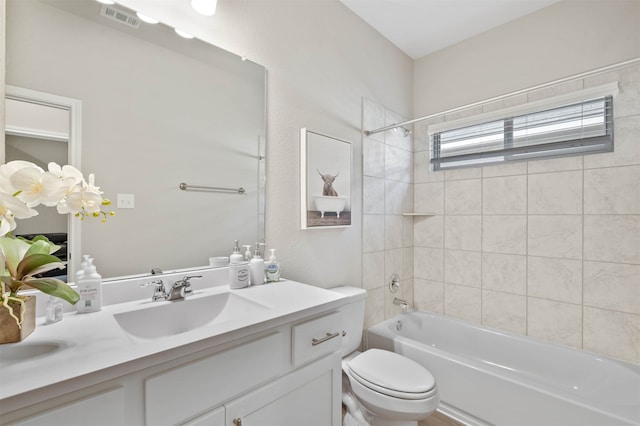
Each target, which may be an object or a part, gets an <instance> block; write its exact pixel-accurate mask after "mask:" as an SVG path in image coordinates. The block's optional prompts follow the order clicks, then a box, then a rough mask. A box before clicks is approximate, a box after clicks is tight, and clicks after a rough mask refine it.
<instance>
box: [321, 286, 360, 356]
mask: <svg viewBox="0 0 640 426" xmlns="http://www.w3.org/2000/svg"><path fill="white" fill-rule="evenodd" d="M329 290H331V291H336V292H338V293H341V294H344V295H345V296H347V297H348V298H349V301H348V302H347V304H346V305H343V306H342V307H340V309H339V310H340V313H341V314H342V330H343V331H344V332H345V333H346V334H345V335H344V337H343V338H342V348H341V352H342V356H343V357H344V356H346V355H348V354H350V353H351V352H353V351H356V350H358V349H360V342H361V341H362V331H363V328H364V305H365V302H366V299H367V291H366V290H364V289H362V288H358V287H334V288H331V289H329Z"/></svg>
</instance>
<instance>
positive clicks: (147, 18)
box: [136, 12, 160, 24]
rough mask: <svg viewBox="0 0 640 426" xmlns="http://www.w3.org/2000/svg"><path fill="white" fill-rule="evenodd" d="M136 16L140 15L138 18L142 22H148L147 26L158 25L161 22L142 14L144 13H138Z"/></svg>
mask: <svg viewBox="0 0 640 426" xmlns="http://www.w3.org/2000/svg"><path fill="white" fill-rule="evenodd" d="M136 15H138V18H140V20H141V21H142V22H146V23H147V24H157V23H158V22H160V21H158V20H157V19H153V18H152V17H150V16H147V15H143V14H142V13H140V12H136Z"/></svg>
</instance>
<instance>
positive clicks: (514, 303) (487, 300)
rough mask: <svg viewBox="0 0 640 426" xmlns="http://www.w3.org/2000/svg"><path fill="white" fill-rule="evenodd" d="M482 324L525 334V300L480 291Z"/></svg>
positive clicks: (508, 295)
mask: <svg viewBox="0 0 640 426" xmlns="http://www.w3.org/2000/svg"><path fill="white" fill-rule="evenodd" d="M482 324H484V325H486V326H489V327H495V328H499V329H501V330H505V331H511V332H513V333H520V334H526V333H527V298H526V297H525V296H519V295H516V294H508V293H501V292H498V291H489V290H483V291H482Z"/></svg>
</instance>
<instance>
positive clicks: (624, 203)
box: [584, 166, 640, 214]
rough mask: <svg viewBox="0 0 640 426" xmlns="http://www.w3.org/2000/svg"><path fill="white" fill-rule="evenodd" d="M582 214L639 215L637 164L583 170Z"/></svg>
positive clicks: (638, 170) (638, 171)
mask: <svg viewBox="0 0 640 426" xmlns="http://www.w3.org/2000/svg"><path fill="white" fill-rule="evenodd" d="M584 213H585V214H640V166H626V167H611V168H603V169H588V170H585V171H584Z"/></svg>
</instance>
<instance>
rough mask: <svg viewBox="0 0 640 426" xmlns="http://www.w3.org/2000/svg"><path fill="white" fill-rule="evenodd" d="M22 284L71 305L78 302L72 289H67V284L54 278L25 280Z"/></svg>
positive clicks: (78, 297) (77, 296)
mask: <svg viewBox="0 0 640 426" xmlns="http://www.w3.org/2000/svg"><path fill="white" fill-rule="evenodd" d="M23 283H24V284H26V285H29V286H31V287H33V288H35V289H38V290H40V291H41V292H43V293H46V294H50V295H51V296H54V297H57V298H59V299H62V300H66V301H67V302H69V303H71V304H72V305H75V304H76V303H77V302H78V300H80V295H78V293H76V291H75V290H74V289H72V288H71V287H69V285H68V284H67V283H65V282H63V281H60V280H58V279H56V278H33V279H28V280H25V281H23Z"/></svg>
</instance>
